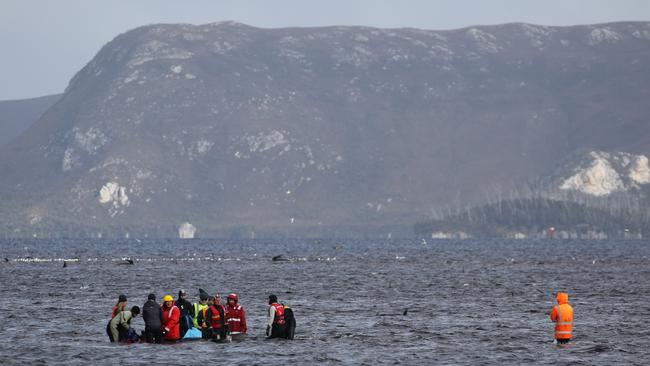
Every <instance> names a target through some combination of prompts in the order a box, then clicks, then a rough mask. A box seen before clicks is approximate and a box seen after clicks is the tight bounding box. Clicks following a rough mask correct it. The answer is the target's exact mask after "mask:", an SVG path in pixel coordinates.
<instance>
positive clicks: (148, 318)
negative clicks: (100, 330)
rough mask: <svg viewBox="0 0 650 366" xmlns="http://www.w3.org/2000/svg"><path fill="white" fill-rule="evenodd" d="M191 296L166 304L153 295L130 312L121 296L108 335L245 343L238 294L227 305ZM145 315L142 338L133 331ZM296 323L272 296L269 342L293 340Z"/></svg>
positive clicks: (121, 338) (204, 295)
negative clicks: (136, 320) (133, 322)
mask: <svg viewBox="0 0 650 366" xmlns="http://www.w3.org/2000/svg"><path fill="white" fill-rule="evenodd" d="M187 298H188V294H187V292H185V291H183V290H181V291H179V292H178V298H177V299H176V300H174V298H173V297H172V296H170V295H165V296H164V297H163V302H162V304H158V303H157V302H156V295H155V294H149V296H148V299H147V302H146V303H145V304H144V305H143V306H142V311H141V309H140V307H138V306H133V307H131V308H130V309H128V308H127V304H128V299H127V298H126V296H125V295H120V296H119V298H118V301H117V304H115V306H114V307H113V311H112V314H111V320H110V321H109V322H108V324H107V325H106V333H107V334H108V337H109V339H110V341H111V342H125V343H137V342H141V341H144V342H148V343H162V342H177V341H179V340H181V339H206V340H213V341H215V342H223V341H230V340H231V339H242V338H243V337H244V336H245V335H246V331H247V326H246V312H245V311H244V308H243V307H242V306H241V305H240V304H239V297H238V296H237V294H234V293H233V294H230V295H228V297H227V300H226V304H223V303H222V301H221V297H220V296H219V294H216V295H214V296H210V295H209V294H208V293H207V292H205V291H203V290H201V289H199V301H198V302H196V303H191V302H190V301H188V299H187ZM141 312H142V318H143V320H144V324H145V329H144V332H142V333H141V334H137V332H136V331H135V330H134V329H133V328H132V327H131V320H132V319H133V318H135V317H136V316H138V315H139V314H140V313H141ZM294 332H295V319H294V317H293V311H292V310H291V309H290V308H289V307H287V306H284V305H282V304H280V303H278V299H277V296H275V295H270V296H269V323H268V326H267V329H266V335H267V337H268V338H286V339H293V335H294Z"/></svg>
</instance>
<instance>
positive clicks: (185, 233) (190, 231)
mask: <svg viewBox="0 0 650 366" xmlns="http://www.w3.org/2000/svg"><path fill="white" fill-rule="evenodd" d="M195 234H196V227H194V225H192V224H190V223H189V222H184V223H182V224H181V226H179V227H178V237H179V238H181V239H194V235H195Z"/></svg>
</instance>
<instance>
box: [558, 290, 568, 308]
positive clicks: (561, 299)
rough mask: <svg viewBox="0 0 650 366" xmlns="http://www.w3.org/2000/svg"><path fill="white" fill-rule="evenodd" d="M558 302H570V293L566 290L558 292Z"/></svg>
mask: <svg viewBox="0 0 650 366" xmlns="http://www.w3.org/2000/svg"><path fill="white" fill-rule="evenodd" d="M556 300H557V303H558V304H560V305H562V304H568V303H569V294H568V293H566V292H558V293H557V297H556Z"/></svg>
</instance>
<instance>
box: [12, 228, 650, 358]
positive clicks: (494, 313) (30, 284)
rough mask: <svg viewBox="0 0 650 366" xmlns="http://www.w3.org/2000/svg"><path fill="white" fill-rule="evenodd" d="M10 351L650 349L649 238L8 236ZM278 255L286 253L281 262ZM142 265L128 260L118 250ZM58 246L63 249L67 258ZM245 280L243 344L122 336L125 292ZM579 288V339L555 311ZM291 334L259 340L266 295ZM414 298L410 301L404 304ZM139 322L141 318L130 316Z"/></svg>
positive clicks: (304, 353) (464, 354)
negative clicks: (274, 300) (283, 312)
mask: <svg viewBox="0 0 650 366" xmlns="http://www.w3.org/2000/svg"><path fill="white" fill-rule="evenodd" d="M0 248H2V253H1V254H2V255H1V257H7V258H8V259H9V262H6V261H4V260H3V261H2V262H1V263H0V281H1V282H2V285H1V288H2V291H1V293H2V296H1V297H0V309H1V310H2V314H4V316H3V322H2V326H0V338H1V339H2V342H0V356H1V358H0V360H1V361H0V363H2V364H36V365H38V364H57V363H60V364H63V363H65V364H70V363H80V364H96V363H101V364H108V363H128V364H151V363H159V364H170V363H184V364H198V363H201V362H208V361H210V362H215V361H216V362H228V363H232V364H262V363H267V364H269V363H274V364H287V363H296V364H307V363H315V362H319V363H324V364H368V365H370V364H377V363H387V364H395V363H401V364H430V363H437V364H524V363H537V364H556V363H566V364H568V363H572V364H585V365H594V364H595V365H613V364H617V363H625V364H638V365H647V364H648V363H649V362H650V350H649V347H648V345H650V338H649V337H648V336H649V335H650V327H649V325H650V243H647V242H641V241H634V242H600V241H599V242H584V241H537V242H535V241H480V242H478V241H433V242H429V243H428V244H426V245H425V244H422V243H420V242H419V241H415V240H413V241H391V242H378V241H345V240H337V241H332V240H321V241H316V240H288V241H287V240H283V241H273V240H257V241H215V240H193V241H146V242H144V241H143V242H138V241H135V240H130V241H119V242H115V241H69V242H53V241H0ZM279 254H283V255H284V256H286V257H288V258H292V259H295V261H292V262H272V261H271V257H273V256H275V255H279ZM127 257H128V258H132V259H133V260H134V261H135V265H129V266H127V265H120V264H119V263H120V262H121V259H122V258H127ZM62 259H74V260H78V261H68V266H67V268H63V263H62V261H61V260H62ZM199 287H201V288H204V289H206V290H208V291H210V292H214V291H219V292H220V293H222V294H225V293H228V292H237V293H238V294H239V295H240V297H241V299H242V301H241V303H242V305H243V306H244V308H245V309H246V310H247V315H248V318H249V328H250V337H249V339H248V340H246V341H245V342H242V343H233V344H214V343H210V342H191V343H182V344H176V345H163V346H156V345H129V346H125V345H112V344H109V343H108V339H107V337H106V335H105V333H104V330H105V325H106V322H107V321H108V316H109V314H110V311H111V308H112V306H113V305H114V303H115V300H116V299H117V296H118V295H119V294H120V293H125V294H126V295H127V296H128V297H129V300H130V303H129V305H130V306H131V305H139V306H141V305H142V304H143V303H144V301H145V299H146V296H147V294H148V293H149V292H155V293H156V294H158V296H159V298H160V297H162V295H163V294H166V293H170V294H173V295H174V297H176V296H175V295H176V293H177V292H178V289H179V288H183V289H186V290H188V291H189V292H190V294H191V295H193V297H194V299H192V300H193V301H194V300H195V298H196V297H197V296H198V288H199ZM560 289H561V290H566V291H568V292H569V293H570V300H571V303H572V305H573V306H574V309H575V312H576V320H575V327H574V337H575V341H574V342H573V343H572V344H571V345H570V346H569V347H567V348H558V347H557V346H555V345H554V344H553V343H552V334H553V325H552V323H551V322H550V321H549V320H548V316H547V313H548V312H549V311H550V309H551V308H552V306H553V305H554V293H555V291H557V290H560ZM269 293H276V294H277V295H278V296H279V297H280V299H281V301H283V302H284V303H286V304H289V305H291V306H292V307H293V308H294V311H295V313H296V317H297V321H298V328H297V332H296V340H295V341H293V342H286V341H279V340H277V341H276V340H274V341H266V340H264V337H263V336H264V330H265V318H264V317H265V312H266V305H265V304H266V299H267V296H268V294H269ZM406 308H408V309H409V311H408V314H407V315H406V316H404V315H402V314H403V311H404V309H406ZM132 325H133V326H135V327H136V328H137V329H138V330H141V329H143V328H144V324H143V323H142V320H141V319H140V318H137V319H136V320H135V321H134V323H133V324H132Z"/></svg>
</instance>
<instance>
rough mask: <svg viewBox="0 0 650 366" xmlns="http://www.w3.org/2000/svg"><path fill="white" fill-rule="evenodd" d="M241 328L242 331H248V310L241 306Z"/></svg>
mask: <svg viewBox="0 0 650 366" xmlns="http://www.w3.org/2000/svg"><path fill="white" fill-rule="evenodd" d="M241 330H242V333H246V330H247V327H246V312H245V311H244V308H241Z"/></svg>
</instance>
